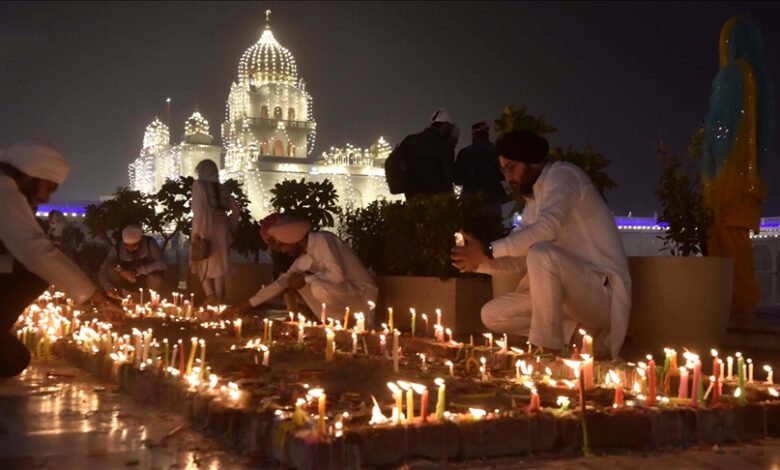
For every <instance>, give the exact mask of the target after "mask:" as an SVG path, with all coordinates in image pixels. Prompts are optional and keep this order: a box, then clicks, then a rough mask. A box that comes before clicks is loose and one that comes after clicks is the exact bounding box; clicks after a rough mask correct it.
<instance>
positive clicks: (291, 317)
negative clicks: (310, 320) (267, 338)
mask: <svg viewBox="0 0 780 470" xmlns="http://www.w3.org/2000/svg"><path fill="white" fill-rule="evenodd" d="M287 314H288V315H290V323H294V322H295V314H294V313H293V312H287ZM296 406H297V405H296Z"/></svg>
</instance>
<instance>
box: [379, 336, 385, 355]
mask: <svg viewBox="0 0 780 470" xmlns="http://www.w3.org/2000/svg"><path fill="white" fill-rule="evenodd" d="M386 348H387V339H386V338H385V335H379V355H380V356H382V357H385V351H386Z"/></svg>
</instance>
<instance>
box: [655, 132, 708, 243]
mask: <svg viewBox="0 0 780 470" xmlns="http://www.w3.org/2000/svg"><path fill="white" fill-rule="evenodd" d="M703 136H704V129H703V128H702V127H698V128H696V129H694V131H693V135H692V136H691V143H690V144H689V146H688V149H687V151H686V155H687V161H683V160H682V159H681V158H679V157H677V156H674V155H671V154H669V153H668V152H667V151H666V148H665V147H664V144H663V141H659V143H658V157H659V159H660V162H661V177H660V179H659V182H658V189H657V191H656V194H657V195H658V198H659V199H660V200H661V214H660V215H659V217H658V223H659V224H668V227H667V229H666V233H665V234H664V235H663V236H660V237H658V238H660V239H661V240H663V241H664V244H663V248H662V249H661V251H668V252H669V253H670V254H671V255H672V256H694V255H697V254H702V255H706V254H707V253H706V247H707V236H706V227H707V212H706V210H705V209H704V204H703V202H702V197H701V192H700V189H699V188H700V187H701V184H700V181H699V177H698V172H697V171H694V170H693V169H694V168H697V167H698V165H697V160H698V158H699V155H700V154H701V146H702V142H703ZM686 164H687V165H686Z"/></svg>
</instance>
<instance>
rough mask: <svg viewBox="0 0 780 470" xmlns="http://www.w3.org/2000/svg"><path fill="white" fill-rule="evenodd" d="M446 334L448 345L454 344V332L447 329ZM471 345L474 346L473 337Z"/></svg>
mask: <svg viewBox="0 0 780 470" xmlns="http://www.w3.org/2000/svg"><path fill="white" fill-rule="evenodd" d="M444 332H445V333H447V342H448V343H450V342H452V330H451V329H449V328H447V329H446V330H444ZM471 345H472V346H474V337H473V336H472V337H471Z"/></svg>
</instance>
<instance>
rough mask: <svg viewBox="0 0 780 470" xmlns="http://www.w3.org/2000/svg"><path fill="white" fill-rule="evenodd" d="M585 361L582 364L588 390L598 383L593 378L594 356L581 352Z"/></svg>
mask: <svg viewBox="0 0 780 470" xmlns="http://www.w3.org/2000/svg"><path fill="white" fill-rule="evenodd" d="M580 356H582V359H583V363H582V365H581V366H580V368H581V371H582V381H583V384H584V386H585V389H586V390H591V389H593V388H594V387H595V386H596V385H595V383H594V380H593V357H592V356H590V355H589V354H580Z"/></svg>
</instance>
